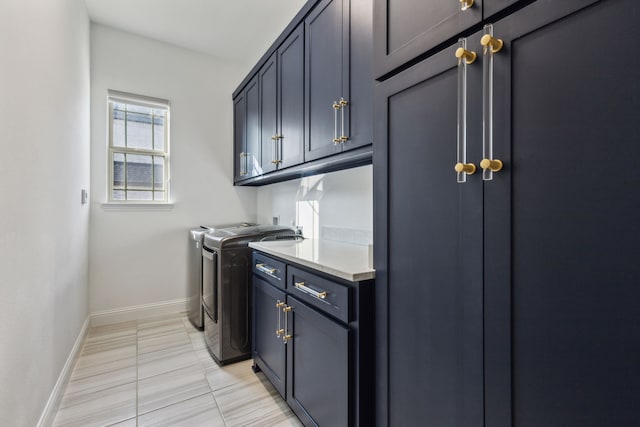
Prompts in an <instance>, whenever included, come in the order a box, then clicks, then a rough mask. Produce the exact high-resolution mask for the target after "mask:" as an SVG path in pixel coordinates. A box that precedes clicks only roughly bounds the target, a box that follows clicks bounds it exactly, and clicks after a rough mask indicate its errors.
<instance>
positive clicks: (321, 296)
mask: <svg viewBox="0 0 640 427" xmlns="http://www.w3.org/2000/svg"><path fill="white" fill-rule="evenodd" d="M293 286H295V287H296V289H298V290H300V291H302V292H304V293H305V294H309V295H311V296H312V297H315V298H318V299H325V298H326V297H327V293H326V292H325V291H322V292H318V291H316V290H314V289H311V288H310V287H308V286H305V284H304V282H293Z"/></svg>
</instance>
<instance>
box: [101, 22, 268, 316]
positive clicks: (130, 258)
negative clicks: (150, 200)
mask: <svg viewBox="0 0 640 427" xmlns="http://www.w3.org/2000/svg"><path fill="white" fill-rule="evenodd" d="M243 76H244V74H243V67H242V66H239V65H234V64H229V63H228V62H226V61H220V60H217V59H216V58H213V57H211V56H207V55H203V54H200V53H196V52H194V51H189V50H185V49H182V48H178V47H175V46H172V45H168V44H165V43H162V42H158V41H154V40H151V39H147V38H143V37H139V36H135V35H132V34H130V33H125V32H122V31H118V30H115V29H113V28H109V27H105V26H102V25H98V24H92V25H91V90H92V94H91V112H92V119H91V120H92V121H91V186H92V192H93V194H92V198H91V238H90V242H91V243H90V252H89V258H90V262H89V264H90V267H89V270H90V273H89V274H90V309H91V312H98V311H104V310H112V309H120V308H123V307H131V306H137V305H144V304H151V303H157V302H163V301H171V300H176V299H182V298H186V297H187V289H186V266H187V247H188V246H187V243H188V242H187V230H188V229H189V228H190V227H193V226H197V225H199V224H215V223H223V222H229V221H237V220H240V221H246V220H253V221H255V219H256V218H255V216H256V191H255V189H253V188H236V187H233V185H232V159H233V154H232V150H233V142H232V137H233V135H232V124H233V118H232V112H233V110H232V101H231V93H232V92H233V90H234V89H235V87H236V85H237V84H238V83H239V81H240V80H241V79H242V77H243ZM108 89H114V90H118V91H123V92H130V93H135V94H141V95H148V96H153V97H158V98H164V99H168V100H169V101H170V102H171V126H170V131H171V135H170V141H171V142H170V144H171V154H170V155H171V198H172V199H173V201H174V202H175V205H174V206H173V208H172V209H171V210H117V211H113V210H108V209H105V208H104V207H103V206H102V203H103V202H104V201H105V200H106V189H107V128H106V119H107V111H106V106H107V104H106V96H107V90H108Z"/></svg>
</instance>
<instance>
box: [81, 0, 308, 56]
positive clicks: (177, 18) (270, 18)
mask: <svg viewBox="0 0 640 427" xmlns="http://www.w3.org/2000/svg"><path fill="white" fill-rule="evenodd" d="M85 2H86V5H87V9H88V11H89V17H90V18H91V21H93V22H97V23H100V24H103V25H107V26H110V27H114V28H117V29H119V30H122V31H127V32H130V33H134V34H138V35H141V36H145V37H149V38H152V39H156V40H160V41H163V42H166V43H170V44H173V45H176V46H180V47H184V48H187V49H192V50H195V51H198V52H202V53H206V54H209V55H213V56H216V57H218V58H221V59H224V60H228V61H233V62H237V63H239V64H241V65H245V66H247V67H248V68H250V67H251V66H253V65H254V64H255V63H256V62H257V61H258V59H260V57H261V56H262V55H263V54H264V53H265V52H266V50H267V49H268V48H269V46H271V43H273V41H274V40H275V39H276V38H277V37H278V35H279V34H280V33H281V32H282V30H283V29H284V28H285V27H286V26H287V24H288V23H289V22H290V21H291V19H292V18H293V17H294V16H295V14H296V13H298V11H299V10H300V9H301V8H302V6H303V5H304V3H305V2H306V0H85Z"/></svg>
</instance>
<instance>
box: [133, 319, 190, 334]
mask: <svg viewBox="0 0 640 427" xmlns="http://www.w3.org/2000/svg"><path fill="white" fill-rule="evenodd" d="M173 332H186V329H185V327H184V323H183V322H182V318H180V317H177V318H169V319H155V320H147V321H140V322H139V323H138V337H148V336H152V335H164V334H170V333H173Z"/></svg>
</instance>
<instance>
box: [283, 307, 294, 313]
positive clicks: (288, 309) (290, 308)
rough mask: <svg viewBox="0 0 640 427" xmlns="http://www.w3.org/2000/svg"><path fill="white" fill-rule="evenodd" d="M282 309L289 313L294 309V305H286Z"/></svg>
mask: <svg viewBox="0 0 640 427" xmlns="http://www.w3.org/2000/svg"><path fill="white" fill-rule="evenodd" d="M282 311H283V312H284V313H288V312H290V311H293V307H291V306H290V305H288V306H286V307H285V308H283V309H282Z"/></svg>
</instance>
